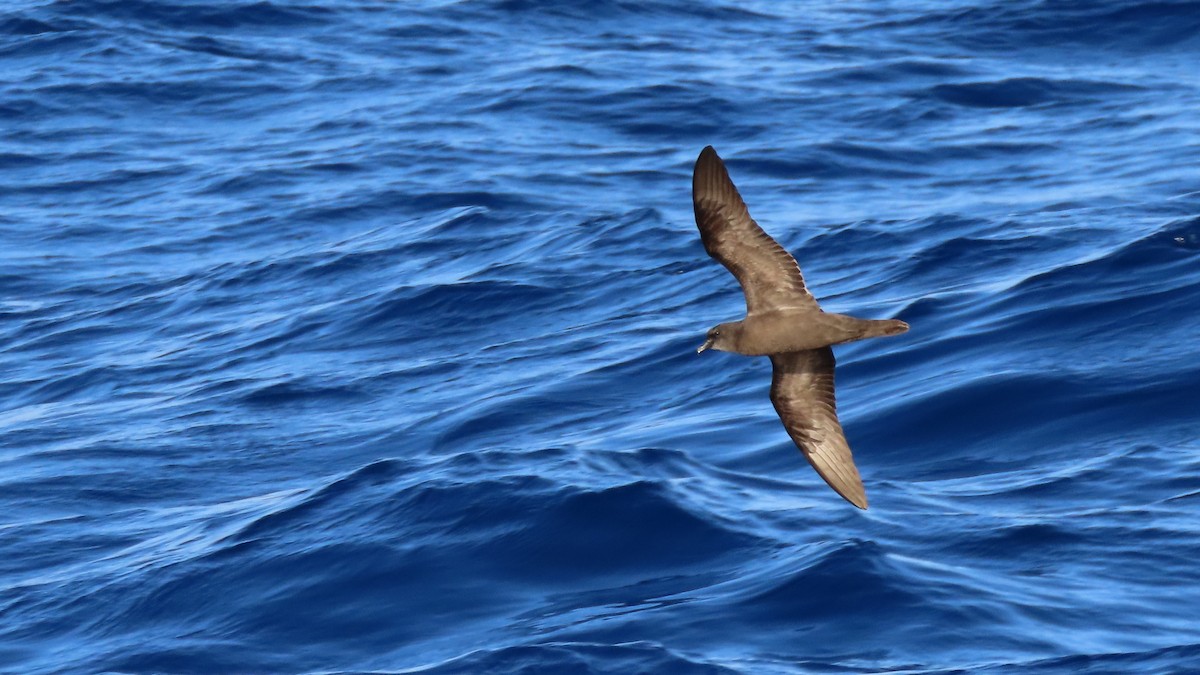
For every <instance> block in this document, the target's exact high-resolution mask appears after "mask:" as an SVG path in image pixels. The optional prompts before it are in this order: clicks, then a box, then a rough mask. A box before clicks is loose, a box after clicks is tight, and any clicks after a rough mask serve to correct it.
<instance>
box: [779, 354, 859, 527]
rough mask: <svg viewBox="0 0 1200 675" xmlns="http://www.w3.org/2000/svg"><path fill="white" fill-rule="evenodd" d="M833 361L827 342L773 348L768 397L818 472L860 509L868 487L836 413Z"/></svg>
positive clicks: (794, 439) (830, 485)
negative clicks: (799, 348) (783, 350)
mask: <svg viewBox="0 0 1200 675" xmlns="http://www.w3.org/2000/svg"><path fill="white" fill-rule="evenodd" d="M834 363H835V361H834V358H833V350H832V349H830V348H829V347H822V348H820V349H809V350H805V351H801V352H788V353H786V354H772V355H771V365H772V366H773V375H772V377H771V403H773V404H775V411H776V412H777V413H779V419H781V420H783V426H784V428H785V429H787V432H788V435H789V436H791V437H792V440H793V441H795V442H796V445H797V447H799V448H800V451H801V452H803V453H804V457H805V458H806V459H807V460H808V461H809V463H810V464H812V465H813V468H814V469H816V470H817V473H819V474H821V478H824V479H825V482H826V483H829V487H831V488H833V489H834V490H835V491H836V492H837V493H838V494H839V495H841V496H842V497H843V498H845V500H846V501H848V502H850V503H851V504H853V505H855V506H857V507H858V508H860V509H865V508H867V491H866V489H865V488H864V487H863V482H862V478H861V477H859V475H858V468H857V467H855V466H854V458H853V457H852V456H851V455H850V446H849V445H848V444H847V443H846V436H845V435H844V434H843V433H842V425H841V423H840V422H838V418H837V402H836V401H835V400H834V396H833V367H834Z"/></svg>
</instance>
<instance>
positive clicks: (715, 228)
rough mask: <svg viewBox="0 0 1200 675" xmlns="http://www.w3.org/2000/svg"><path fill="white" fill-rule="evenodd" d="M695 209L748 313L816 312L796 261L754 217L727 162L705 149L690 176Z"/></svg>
mask: <svg viewBox="0 0 1200 675" xmlns="http://www.w3.org/2000/svg"><path fill="white" fill-rule="evenodd" d="M692 205H693V206H694V207H695V210H696V227H698V228H699V229H700V239H701V241H703V242H704V250H705V251H707V252H708V254H709V255H710V256H712V257H713V258H715V259H716V260H717V261H718V262H720V263H721V264H722V265H724V266H725V268H726V269H728V270H729V271H730V272H732V273H733V276H734V277H736V278H737V280H738V283H739V284H741V286H742V293H743V294H745V296H746V313H747V314H754V313H756V312H770V311H774V310H778V309H783V308H794V309H802V308H803V309H817V310H819V309H820V307H819V306H818V305H817V300H816V298H814V297H813V296H812V293H809V292H808V288H806V287H805V285H804V276H803V275H802V274H801V273H800V267H799V265H797V264H796V259H795V258H793V257H792V256H791V254H790V253H788V252H787V251H786V250H784V248H783V247H782V246H780V245H779V243H778V242H776V241H775V240H774V239H772V238H771V237H770V235H768V234H767V233H766V232H764V231H763V229H762V228H761V227H759V226H758V223H756V222H754V219H753V218H751V217H750V211H749V210H748V209H747V208H746V204H745V202H743V201H742V197H741V195H739V194H738V191H737V188H736V187H735V186H734V184H733V181H731V180H730V179H729V172H728V171H727V170H726V169H725V163H724V162H722V161H721V158H720V157H718V156H717V152H716V151H715V150H713V149H712V146H708V147H706V148H704V150H703V151H702V152H701V153H700V157H698V158H697V159H696V167H695V169H694V171H693V172H692Z"/></svg>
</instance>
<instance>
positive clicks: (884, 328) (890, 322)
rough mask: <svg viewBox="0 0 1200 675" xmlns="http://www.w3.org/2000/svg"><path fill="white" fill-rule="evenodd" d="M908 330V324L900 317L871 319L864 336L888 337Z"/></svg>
mask: <svg viewBox="0 0 1200 675" xmlns="http://www.w3.org/2000/svg"><path fill="white" fill-rule="evenodd" d="M906 332H908V324H906V323H904V322H903V321H901V320H899V319H870V320H868V321H867V330H866V333H865V334H864V335H863V337H867V338H873V337H886V336H888V335H899V334H901V333H906Z"/></svg>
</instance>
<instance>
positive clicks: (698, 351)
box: [696, 338, 713, 354]
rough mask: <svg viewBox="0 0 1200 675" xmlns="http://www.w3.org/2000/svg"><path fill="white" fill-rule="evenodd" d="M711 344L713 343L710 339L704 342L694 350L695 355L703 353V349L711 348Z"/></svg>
mask: <svg viewBox="0 0 1200 675" xmlns="http://www.w3.org/2000/svg"><path fill="white" fill-rule="evenodd" d="M712 343H713V341H712V338H709V339H707V340H705V341H704V344H702V345H700V348H699V349H697V350H696V353H697V354H699V353H700V352H702V351H704V350H705V349H708V348H709V347H711V346H712Z"/></svg>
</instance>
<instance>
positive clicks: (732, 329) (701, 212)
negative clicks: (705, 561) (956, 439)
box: [692, 145, 908, 509]
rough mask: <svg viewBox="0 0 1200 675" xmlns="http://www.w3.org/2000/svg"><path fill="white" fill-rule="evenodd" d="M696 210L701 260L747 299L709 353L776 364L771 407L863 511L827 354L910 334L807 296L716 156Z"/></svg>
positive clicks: (716, 332)
mask: <svg viewBox="0 0 1200 675" xmlns="http://www.w3.org/2000/svg"><path fill="white" fill-rule="evenodd" d="M692 205H693V206H695V208H696V226H697V227H699V228H700V239H701V240H702V241H703V242H704V250H705V251H708V254H709V255H710V256H712V257H713V258H716V260H717V262H719V263H721V264H722V265H724V266H725V268H726V269H728V270H729V271H730V272H732V273H733V276H734V277H736V278H737V280H738V283H739V284H741V286H742V293H744V294H745V296H746V318H744V319H742V320H741V321H731V322H729V323H722V324H719V325H717V326H716V327H714V328H712V329H710V330H709V331H708V338H707V340H705V342H704V344H703V345H700V348H699V349H697V350H696V352H697V353H699V352H702V351H704V350H705V349H708V348H710V347H711V348H713V349H716V350H719V351H725V352H736V353H738V354H745V355H747V356H769V357H771V367H772V376H771V403H773V404H775V411H776V412H778V413H779V418H780V419H781V420H783V426H784V428H785V429H787V432H788V435H789V436H791V437H792V440H793V441H795V443H796V446H797V447H799V448H800V451H801V452H803V453H804V457H805V458H806V459H808V461H809V463H810V464H812V465H813V468H814V469H816V470H817V473H818V474H820V475H821V478H824V479H825V482H826V483H829V487H831V488H833V489H834V490H835V491H836V492H837V493H838V494H839V495H841V496H842V497H844V498H845V499H846V501H848V502H850V503H851V504H853V505H855V506H857V507H858V508H860V509H865V508H867V492H866V490H865V489H864V488H863V483H862V478H860V477H859V475H858V468H857V467H855V466H854V458H853V457H852V456H851V455H850V446H849V445H848V444H847V443H846V436H845V434H843V433H842V425H841V423H840V422H838V418H837V402H836V401H835V400H834V396H833V367H834V363H835V362H834V358H833V350H832V349H831V348H830V345H837V344H842V343H844V342H853V341H854V340H862V339H864V338H870V337H881V336H885V335H899V334H900V333H903V332H904V331H906V330H908V324H906V323H904V322H903V321H898V320H895V319H884V320H875V319H858V318H855V317H852V316H846V315H845V314H829V313H827V312H825V311H823V310H822V309H821V307H820V306H819V305H818V304H817V300H816V298H814V297H813V296H812V293H809V292H808V289H807V288H805V286H804V277H803V276H802V275H801V274H800V267H799V266H798V265H797V264H796V259H795V258H793V257H792V256H791V255H790V254H789V253H788V252H787V251H786V250H784V248H783V247H782V246H780V245H779V243H778V242H776V241H775V240H774V239H772V238H771V236H770V235H768V234H767V233H766V232H764V231H763V230H762V228H761V227H759V226H758V223H756V222H754V219H753V218H751V217H750V212H749V211H748V210H747V209H746V204H745V202H743V201H742V197H741V195H739V194H738V191H737V188H736V187H734V185H733V181H731V180H730V179H729V172H728V171H726V170H725V163H724V162H722V161H721V158H720V157H718V156H717V151H716V150H713V149H712V146H711V145H710V146H708V147H706V148H704V150H703V151H701V152H700V157H699V158H697V159H696V168H695V169H694V170H693V173H692Z"/></svg>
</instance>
